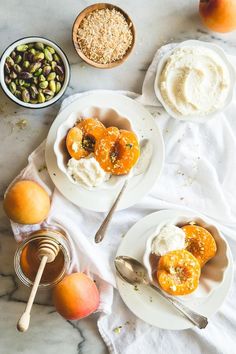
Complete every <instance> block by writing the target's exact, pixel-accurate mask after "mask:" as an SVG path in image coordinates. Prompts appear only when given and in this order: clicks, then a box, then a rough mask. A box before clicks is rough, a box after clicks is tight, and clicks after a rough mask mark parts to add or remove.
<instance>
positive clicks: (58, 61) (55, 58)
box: [53, 53, 61, 64]
mask: <svg viewBox="0 0 236 354" xmlns="http://www.w3.org/2000/svg"><path fill="white" fill-rule="evenodd" d="M53 59H54V60H55V62H57V64H60V62H61V58H60V57H59V55H58V54H57V53H55V54H53Z"/></svg>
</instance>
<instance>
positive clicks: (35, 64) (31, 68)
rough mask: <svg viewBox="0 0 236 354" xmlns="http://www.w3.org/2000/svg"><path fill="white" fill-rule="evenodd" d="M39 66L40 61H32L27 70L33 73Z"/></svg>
mask: <svg viewBox="0 0 236 354" xmlns="http://www.w3.org/2000/svg"><path fill="white" fill-rule="evenodd" d="M40 67H41V63H40V61H37V62H36V63H33V64H31V65H30V67H29V72H30V73H35V71H37V70H38V69H39V68H40Z"/></svg>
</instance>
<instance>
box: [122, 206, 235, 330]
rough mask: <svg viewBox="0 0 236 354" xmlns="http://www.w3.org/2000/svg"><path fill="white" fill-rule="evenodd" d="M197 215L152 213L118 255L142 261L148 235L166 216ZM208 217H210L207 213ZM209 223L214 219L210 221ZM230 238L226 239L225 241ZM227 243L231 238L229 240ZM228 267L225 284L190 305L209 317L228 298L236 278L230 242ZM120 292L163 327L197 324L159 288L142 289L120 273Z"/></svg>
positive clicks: (151, 321)
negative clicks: (174, 305) (165, 297)
mask: <svg viewBox="0 0 236 354" xmlns="http://www.w3.org/2000/svg"><path fill="white" fill-rule="evenodd" d="M183 215H185V216H186V217H190V218H191V217H194V216H195V217H196V214H193V213H191V212H186V211H183V210H180V211H179V210H162V211H158V212H155V213H152V214H150V215H148V216H146V217H144V218H143V219H141V220H139V221H138V222H137V223H136V224H135V225H134V226H132V227H131V229H130V230H129V231H128V232H127V234H126V235H125V237H124V238H123V239H122V242H121V244H120V246H119V248H118V251H117V254H116V256H131V257H134V258H136V259H137V260H139V261H140V262H142V260H143V253H144V250H145V247H146V242H147V239H148V238H149V237H150V234H151V233H152V232H153V230H154V229H155V228H156V226H157V224H159V223H162V222H163V220H166V219H175V218H178V217H182V216H183ZM204 220H206V221H207V218H205V217H204ZM207 222H208V223H209V224H210V222H209V221H207ZM225 242H226V241H225ZM226 244H227V242H226ZM226 252H227V258H228V261H229V264H228V267H227V269H226V270H225V273H224V277H223V280H222V282H221V284H220V285H219V286H218V287H217V288H216V289H215V291H213V292H211V294H209V296H207V297H205V298H201V299H192V300H191V301H189V302H188V306H189V307H190V308H191V309H193V310H195V311H197V312H199V313H201V314H202V315H204V316H206V317H208V318H209V317H211V316H212V315H213V314H214V313H215V312H217V310H218V309H219V307H220V306H221V305H222V303H223V301H224V300H225V298H226V296H227V294H228V292H229V289H230V286H231V283H232V279H233V258H232V254H231V251H230V248H229V246H228V244H227V251H226ZM116 279H117V286H118V290H119V293H120V295H121V297H122V299H123V301H124V302H125V304H126V305H127V306H128V308H129V309H130V310H131V311H132V312H133V313H134V314H135V315H136V316H137V317H139V318H140V319H142V320H143V321H145V322H147V323H149V324H151V325H153V326H156V327H159V328H163V329H171V330H183V329H187V328H191V327H193V324H192V323H191V322H189V321H188V320H187V319H186V318H185V317H183V316H182V315H181V314H180V313H179V312H178V311H177V310H176V309H175V308H174V307H172V306H171V305H170V304H169V303H168V302H167V301H166V300H165V299H163V298H161V297H160V295H158V294H157V293H156V292H155V290H153V289H151V288H149V287H147V286H138V291H137V290H135V289H134V287H133V286H132V285H129V284H128V283H127V282H125V281H124V280H122V279H121V278H120V277H119V276H117V278H116Z"/></svg>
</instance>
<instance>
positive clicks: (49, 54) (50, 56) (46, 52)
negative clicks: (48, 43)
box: [44, 48, 53, 61]
mask: <svg viewBox="0 0 236 354" xmlns="http://www.w3.org/2000/svg"><path fill="white" fill-rule="evenodd" d="M44 54H45V58H46V59H47V60H48V61H52V60H53V57H52V53H51V52H49V50H48V49H47V48H45V49H44Z"/></svg>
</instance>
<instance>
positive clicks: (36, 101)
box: [30, 98, 39, 104]
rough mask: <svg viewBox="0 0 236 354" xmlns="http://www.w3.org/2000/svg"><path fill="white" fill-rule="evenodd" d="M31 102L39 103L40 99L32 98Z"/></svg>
mask: <svg viewBox="0 0 236 354" xmlns="http://www.w3.org/2000/svg"><path fill="white" fill-rule="evenodd" d="M30 103H32V104H37V103H39V101H38V100H37V99H34V98H33V99H32V98H31V99H30Z"/></svg>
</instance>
